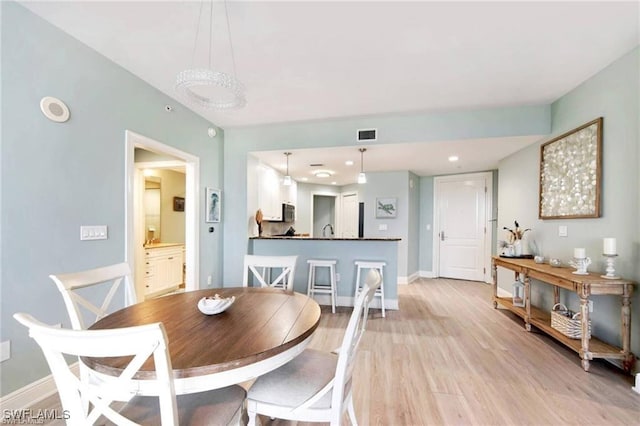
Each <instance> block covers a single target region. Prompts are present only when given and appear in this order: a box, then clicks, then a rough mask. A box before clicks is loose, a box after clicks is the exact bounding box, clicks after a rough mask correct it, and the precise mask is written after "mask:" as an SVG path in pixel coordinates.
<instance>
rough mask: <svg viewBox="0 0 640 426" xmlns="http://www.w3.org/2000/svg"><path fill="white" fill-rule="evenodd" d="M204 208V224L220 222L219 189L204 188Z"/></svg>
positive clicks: (220, 203)
mask: <svg viewBox="0 0 640 426" xmlns="http://www.w3.org/2000/svg"><path fill="white" fill-rule="evenodd" d="M205 206H206V208H205V217H206V218H207V220H206V222H220V212H221V211H222V200H221V198H220V190H219V189H214V188H205Z"/></svg>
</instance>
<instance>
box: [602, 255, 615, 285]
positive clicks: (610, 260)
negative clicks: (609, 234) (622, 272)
mask: <svg viewBox="0 0 640 426" xmlns="http://www.w3.org/2000/svg"><path fill="white" fill-rule="evenodd" d="M603 256H604V257H605V261H606V262H607V269H606V272H607V273H606V274H605V275H600V276H601V277H602V278H608V279H610V280H617V279H618V278H620V277H619V276H618V275H616V269H615V267H614V265H615V262H616V257H618V255H617V254H603Z"/></svg>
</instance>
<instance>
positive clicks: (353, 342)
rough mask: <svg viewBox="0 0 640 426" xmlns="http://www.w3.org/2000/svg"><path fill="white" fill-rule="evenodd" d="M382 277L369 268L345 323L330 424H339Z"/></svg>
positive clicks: (332, 397) (334, 385)
mask: <svg viewBox="0 0 640 426" xmlns="http://www.w3.org/2000/svg"><path fill="white" fill-rule="evenodd" d="M381 282H382V277H381V276H380V271H378V270H377V269H371V270H369V273H368V274H367V277H366V278H365V287H364V288H363V289H362V292H361V293H360V295H359V296H358V299H357V300H356V303H355V306H354V307H353V312H352V313H351V318H350V319H349V323H348V324H347V329H346V331H345V332H344V337H343V338H342V345H341V346H340V353H339V354H338V364H337V366H336V376H335V378H334V383H333V394H332V396H331V408H332V410H331V411H332V412H331V415H332V417H334V418H333V419H332V421H331V424H340V418H341V416H342V413H343V412H344V408H345V407H344V402H345V396H346V395H349V394H350V392H351V385H352V377H353V369H354V367H355V362H356V354H357V351H358V346H359V345H360V340H361V339H362V336H363V335H364V331H365V328H366V325H367V318H368V317H369V304H370V303H371V300H372V299H373V298H374V296H375V293H376V290H377V289H378V287H380V283H381Z"/></svg>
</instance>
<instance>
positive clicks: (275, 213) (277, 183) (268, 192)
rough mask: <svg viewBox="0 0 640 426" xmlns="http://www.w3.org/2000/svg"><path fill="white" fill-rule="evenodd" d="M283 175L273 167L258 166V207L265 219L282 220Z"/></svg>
mask: <svg viewBox="0 0 640 426" xmlns="http://www.w3.org/2000/svg"><path fill="white" fill-rule="evenodd" d="M282 186H283V185H282V177H281V175H280V174H279V173H278V172H276V171H275V170H274V169H272V168H271V167H268V166H265V165H263V164H261V165H260V166H259V167H258V207H259V208H260V209H261V210H262V217H263V220H267V221H278V220H282V190H281V187H282Z"/></svg>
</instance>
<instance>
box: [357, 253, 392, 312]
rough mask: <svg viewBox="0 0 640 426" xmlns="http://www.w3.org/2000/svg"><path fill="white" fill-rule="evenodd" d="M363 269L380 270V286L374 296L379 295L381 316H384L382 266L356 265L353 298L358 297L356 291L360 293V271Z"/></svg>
mask: <svg viewBox="0 0 640 426" xmlns="http://www.w3.org/2000/svg"><path fill="white" fill-rule="evenodd" d="M363 269H377V270H378V271H380V278H381V281H380V287H379V288H378V289H377V290H376V292H375V296H379V297H380V307H381V308H382V318H386V311H385V306H384V275H383V268H382V267H377V266H376V267H373V268H369V267H365V266H360V265H358V267H357V268H356V291H355V293H354V301H355V299H357V298H358V293H360V288H361V286H360V271H362V270H363Z"/></svg>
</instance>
